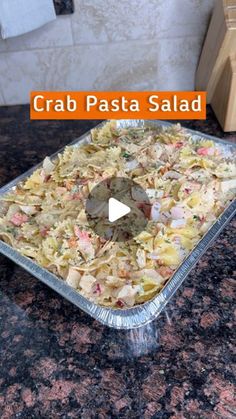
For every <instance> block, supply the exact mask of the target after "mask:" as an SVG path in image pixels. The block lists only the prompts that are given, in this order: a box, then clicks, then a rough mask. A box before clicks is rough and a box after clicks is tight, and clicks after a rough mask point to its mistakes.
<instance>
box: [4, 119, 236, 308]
mask: <svg viewBox="0 0 236 419" xmlns="http://www.w3.org/2000/svg"><path fill="white" fill-rule="evenodd" d="M226 150H227V147H224V146H219V145H216V144H215V143H214V142H213V141H210V140H206V139H198V140H196V141H195V140H194V139H193V138H191V136H190V135H189V134H188V133H187V132H185V130H184V129H183V128H181V127H180V126H179V125H176V126H172V127H170V128H165V129H163V128H160V127H152V126H151V127H140V128H133V127H130V128H117V126H116V123H115V122H109V123H107V124H106V125H104V126H103V127H102V128H97V129H94V130H93V131H92V138H91V142H88V143H86V144H82V145H79V144H77V145H72V146H68V147H66V148H65V150H64V152H63V153H62V154H59V155H58V156H57V158H55V160H53V161H51V160H50V159H49V158H46V159H45V160H44V163H43V166H42V168H40V169H37V170H35V172H34V173H33V174H32V175H31V176H30V177H29V178H28V179H27V180H26V181H24V182H22V183H20V184H19V185H18V186H17V187H15V188H14V189H12V190H11V191H10V192H8V193H7V194H6V195H5V196H4V197H3V198H2V200H1V208H0V238H1V239H2V240H4V241H5V242H7V243H8V244H10V245H11V246H12V247H13V248H14V249H16V250H18V251H19V252H20V253H21V254H22V255H24V256H27V257H29V258H31V259H33V260H34V261H35V262H36V263H37V264H38V265H40V266H41V267H44V268H46V269H48V270H49V271H51V272H53V273H54V274H56V275H57V276H59V277H60V278H63V279H64V280H65V281H66V282H67V283H68V284H69V285H70V286H71V287H73V288H74V289H76V290H77V291H78V292H79V293H80V294H82V295H83V296H84V297H86V298H87V299H89V300H90V301H92V302H94V303H96V304H98V305H101V306H106V307H111V308H120V309H125V308H129V307H132V306H135V305H138V304H141V303H144V302H146V301H149V300H150V299H152V298H153V297H154V296H155V295H156V294H157V293H158V292H159V291H160V290H161V289H162V288H163V286H164V285H165V283H166V282H167V281H168V279H169V278H170V277H171V276H172V275H173V273H174V272H175V271H176V269H177V268H178V267H179V265H180V264H181V263H182V262H183V260H184V259H185V258H186V256H187V255H188V254H189V253H190V252H191V250H192V249H193V248H194V247H195V246H196V244H197V243H198V242H199V240H200V239H201V238H202V236H203V235H204V234H205V233H206V232H207V231H208V229H209V228H210V227H211V226H212V224H213V223H214V222H215V221H216V219H217V218H218V217H219V215H220V214H221V213H222V212H223V211H224V209H225V208H226V207H227V206H228V204H229V203H230V202H231V201H232V200H233V199H234V197H235V191H236V164H235V155H233V153H231V152H227V151H226ZM111 177H120V178H128V179H131V180H132V181H134V182H135V183H136V184H138V185H140V186H141V187H142V188H143V190H144V191H145V192H146V194H147V196H148V199H149V204H148V205H146V204H145V216H146V217H147V219H148V222H147V224H146V227H145V230H143V231H141V232H139V234H138V235H137V236H135V237H134V238H132V240H129V241H123V242H117V241H116V240H113V237H108V238H107V239H106V238H104V237H101V236H99V235H97V234H96V233H95V231H94V229H92V228H91V224H90V223H89V222H88V220H87V217H86V200H87V198H88V196H89V194H90V192H91V190H92V189H93V188H94V187H95V186H96V185H97V184H98V183H99V182H104V181H105V180H106V178H111ZM139 204H140V203H139ZM141 204H142V203H141Z"/></svg>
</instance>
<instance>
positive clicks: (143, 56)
mask: <svg viewBox="0 0 236 419" xmlns="http://www.w3.org/2000/svg"><path fill="white" fill-rule="evenodd" d="M213 2H214V0H149V1H148V0H119V1H118V0H75V13H74V15H70V16H63V17H58V18H57V20H56V21H55V22H53V23H50V24H48V25H46V26H44V27H43V28H41V29H39V30H37V31H34V32H31V33H30V34H26V35H23V36H21V37H18V38H14V39H9V40H6V41H4V40H0V104H2V105H3V104H20V103H28V102H29V92H30V91H31V90H46V89H48V90H174V89H176V90H180V89H183V90H188V89H192V88H193V86H194V73H195V70H196V65H197V60H198V57H199V53H200V49H201V45H202V40H203V37H204V34H205V32H206V27H207V22H208V20H209V16H210V12H211V10H212V5H213Z"/></svg>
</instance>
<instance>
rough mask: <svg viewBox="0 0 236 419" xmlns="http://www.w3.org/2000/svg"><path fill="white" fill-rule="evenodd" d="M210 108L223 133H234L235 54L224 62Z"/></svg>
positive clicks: (235, 122) (235, 99) (235, 116)
mask: <svg viewBox="0 0 236 419" xmlns="http://www.w3.org/2000/svg"><path fill="white" fill-rule="evenodd" d="M211 106H212V108H213V110H214V112H215V114H216V117H217V119H218V121H219V123H220V125H221V127H222V129H223V131H225V132H230V131H236V54H235V55H232V56H230V57H228V59H227V61H226V64H225V67H224V70H223V72H222V75H221V77H220V79H219V81H218V84H217V86H216V89H215V92H214V95H213V98H212V102H211Z"/></svg>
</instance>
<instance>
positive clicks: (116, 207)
mask: <svg viewBox="0 0 236 419" xmlns="http://www.w3.org/2000/svg"><path fill="white" fill-rule="evenodd" d="M130 211H131V210H130V207H128V206H127V205H125V204H122V202H120V201H118V200H117V199H115V198H110V199H109V202H108V219H109V221H110V223H114V222H115V221H117V220H119V219H120V218H122V217H124V216H125V215H127V214H129V213H130Z"/></svg>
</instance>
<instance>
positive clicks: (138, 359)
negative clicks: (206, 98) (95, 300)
mask: <svg viewBox="0 0 236 419" xmlns="http://www.w3.org/2000/svg"><path fill="white" fill-rule="evenodd" d="M95 124H96V122H95V121H86V122H84V121H83V122H82V121H80V122H79V121H72V122H66V121H65V122H59V121H55V122H46V121H39V122H36V121H34V122H31V123H30V122H29V120H28V107H27V106H26V107H25V106H22V107H20V106H18V107H11V108H0V161H1V165H0V182H1V185H3V184H5V183H6V182H7V181H9V180H10V179H13V178H14V177H16V176H17V175H19V174H20V173H22V172H23V171H24V170H26V169H27V168H29V167H30V166H32V165H33V164H35V163H37V162H39V161H41V160H42V158H43V157H44V156H45V155H46V154H51V153H52V152H54V151H56V150H57V149H58V148H59V147H61V146H63V145H64V144H66V143H68V142H69V141H71V140H72V139H74V138H75V137H76V136H79V135H80V134H82V133H83V132H84V131H86V130H87V129H89V128H91V127H92V126H93V125H95ZM184 124H185V125H188V126H189V127H193V128H197V129H199V130H204V131H206V132H208V133H210V134H215V135H217V136H220V137H222V136H223V134H222V132H221V131H220V129H219V127H218V125H217V123H216V121H215V119H214V117H213V115H212V113H211V111H210V110H209V112H208V121H207V122H199V121H197V122H191V123H184ZM225 137H227V138H228V137H230V138H231V140H234V141H235V140H236V135H233V134H231V135H230V136H228V135H227V136H225ZM235 231H236V222H235V221H232V222H231V224H230V225H229V226H228V227H227V228H226V230H225V231H224V232H223V234H222V235H221V236H220V237H219V239H218V240H217V242H216V243H215V244H214V246H213V247H212V248H211V249H210V250H208V252H207V253H206V255H205V256H204V257H203V258H202V259H201V262H200V263H199V264H198V265H197V267H196V268H195V269H194V271H193V273H192V274H191V275H190V276H189V277H188V279H187V280H186V281H185V283H184V285H183V286H182V287H181V288H180V290H179V291H178V292H177V294H176V295H175V297H174V298H173V300H172V302H171V303H170V304H169V305H168V312H167V315H164V314H163V315H162V316H161V317H160V318H159V319H158V320H157V321H155V322H153V323H152V324H151V325H149V326H147V327H145V328H143V329H140V330H138V331H128V332H123V331H116V330H111V329H109V328H106V327H103V326H102V325H100V324H99V323H97V322H96V321H94V320H92V319H91V318H90V317H89V316H87V315H86V314H84V313H83V312H81V311H80V310H79V309H77V308H75V307H74V306H72V305H71V304H70V303H68V302H66V301H65V300H63V298H61V297H60V296H58V295H57V294H56V293H55V292H53V291H51V290H50V289H49V288H47V287H46V286H44V285H43V284H41V283H40V282H39V281H38V280H36V279H35V278H33V277H32V276H31V275H30V274H28V273H27V272H25V271H24V270H23V269H21V268H19V267H17V266H16V265H15V264H14V263H12V262H11V261H9V260H8V259H6V258H5V257H3V256H0V417H1V419H8V418H24V419H28V418H36V419H40V418H43V419H44V418H45V419H48V418H50V419H51V418H53V419H55V418H63V419H66V418H83V419H90V418H98V419H103V418H144V419H149V418H154V419H155V418H161V419H167V418H173V419H185V418H186V419H208V418H210V419H218V418H222V419H233V418H235V417H236V397H235V387H234V384H235V380H234V379H235V362H234V361H235V359H234V353H235V335H234V330H235V329H234V327H235V323H234V314H235V313H234V311H233V310H234V307H235V305H234V304H235V294H234V289H235V277H236V275H235V274H236V263H235V248H236V239H235Z"/></svg>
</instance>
